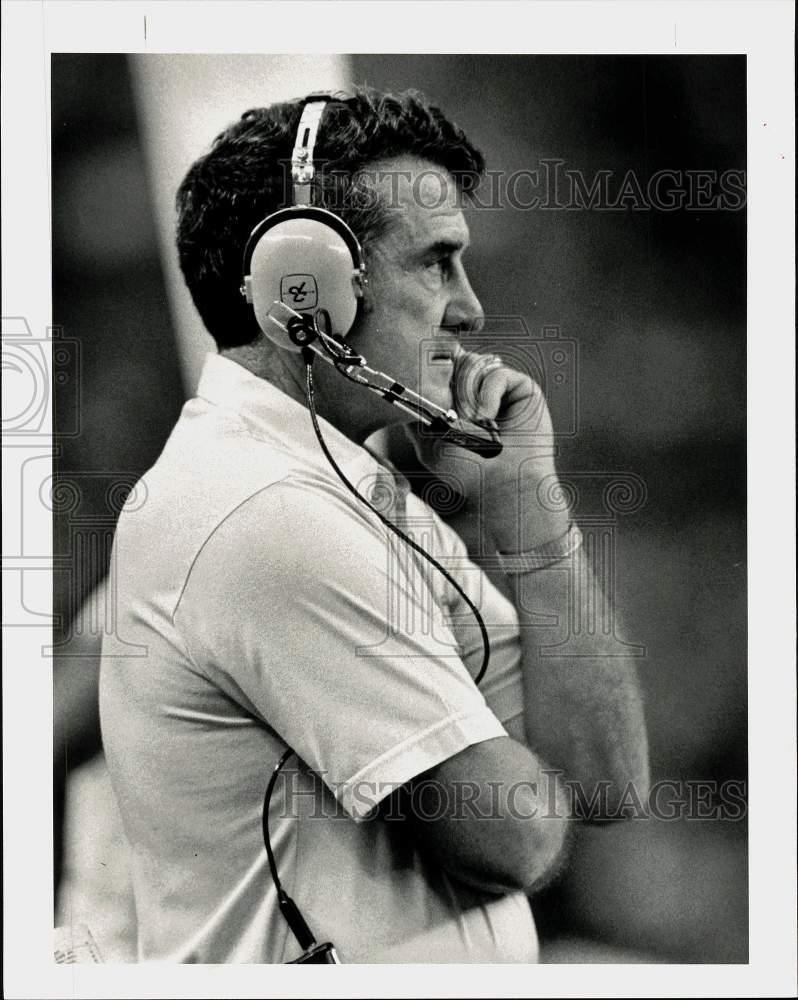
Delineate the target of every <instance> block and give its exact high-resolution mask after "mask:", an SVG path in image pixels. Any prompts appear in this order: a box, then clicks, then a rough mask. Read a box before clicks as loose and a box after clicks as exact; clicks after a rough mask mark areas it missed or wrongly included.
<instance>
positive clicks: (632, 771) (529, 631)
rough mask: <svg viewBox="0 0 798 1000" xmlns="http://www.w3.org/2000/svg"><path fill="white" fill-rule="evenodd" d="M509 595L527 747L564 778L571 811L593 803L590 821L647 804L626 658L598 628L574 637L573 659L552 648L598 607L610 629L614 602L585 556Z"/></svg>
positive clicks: (638, 706) (644, 761)
mask: <svg viewBox="0 0 798 1000" xmlns="http://www.w3.org/2000/svg"><path fill="white" fill-rule="evenodd" d="M513 590H514V591H515V593H514V597H515V604H516V608H517V610H518V617H519V621H520V625H521V644H522V657H523V689H524V720H525V728H526V737H527V742H528V744H529V746H530V748H531V749H533V750H534V751H535V752H537V753H538V754H540V756H541V757H542V758H543V759H544V760H546V761H547V762H548V764H549V765H550V766H551V767H553V768H555V769H557V770H561V771H562V772H563V773H562V777H563V779H564V781H565V782H567V783H568V784H569V785H570V786H571V788H572V796H571V797H572V800H573V804H574V807H575V808H576V810H577V812H579V811H580V810H584V808H585V803H591V802H593V805H592V806H590V807H589V808H590V810H591V815H590V816H589V817H588V818H592V819H596V820H601V819H612V818H621V816H622V814H621V813H620V812H619V807H620V806H621V805H622V804H623V803H624V802H626V803H629V804H634V803H636V802H637V801H640V802H641V803H642V804H645V801H646V797H647V795H648V786H649V774H648V746H647V739H646V727H645V720H644V716H643V706H642V698H641V693H640V685H639V682H638V678H637V671H636V669H635V664H634V660H633V659H631V657H629V656H624V655H619V641H618V639H617V637H616V636H615V635H614V634H613V631H612V629H611V628H610V629H605V628H603V627H602V623H601V622H600V623H599V626H598V627H597V628H595V629H594V630H593V632H592V634H590V632H589V631H588V630H587V629H584V630H582V631H581V635H580V641H579V648H578V651H577V652H578V655H574V652H573V651H571V650H568V649H567V648H563V647H562V646H559V647H558V646H557V643H558V641H561V640H563V639H565V638H566V637H568V636H570V635H571V630H572V626H573V625H574V624H575V623H576V622H577V621H581V622H586V621H588V620H589V616H590V615H593V614H595V609H596V607H597V606H598V607H600V608H603V609H604V622H605V623H606V622H609V621H610V620H611V617H610V615H611V611H610V608H611V600H612V595H611V594H602V593H601V591H600V588H599V586H598V583H597V581H596V580H595V576H594V573H593V569H592V567H590V566H587V565H585V556H584V554H583V553H577V554H575V555H574V556H573V557H570V558H566V559H564V560H563V561H562V562H561V563H558V564H557V565H556V567H553V568H551V569H544V570H537V571H533V572H531V573H526V574H523V575H522V576H516V577H515V579H514V587H513ZM511 593H512V591H511ZM544 622H550V623H551V624H543V623H544ZM554 622H556V623H557V624H556V625H554ZM586 633H587V634H586ZM563 645H566V644H565V643H563Z"/></svg>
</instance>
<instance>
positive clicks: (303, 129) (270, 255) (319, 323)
mask: <svg viewBox="0 0 798 1000" xmlns="http://www.w3.org/2000/svg"><path fill="white" fill-rule="evenodd" d="M346 98H347V95H346V94H343V93H342V92H340V91H339V92H335V93H329V92H322V93H316V94H311V95H309V96H308V97H306V98H305V101H304V105H303V108H302V114H301V117H300V120H299V126H298V128H297V133H296V139H295V142H294V148H293V153H292V157H291V180H292V194H293V204H292V205H291V206H289V207H288V208H282V209H279V210H278V211H276V212H273V213H272V214H271V215H268V216H267V217H266V218H265V219H263V220H262V221H261V222H259V223H258V225H257V226H255V228H254V229H253V230H252V233H251V235H250V237H249V239H248V241H247V244H246V247H245V249H244V260H243V269H242V272H243V273H242V283H241V288H240V291H241V294H242V296H243V297H244V298H245V299H246V301H247V302H248V303H249V304H250V305H251V306H252V309H253V312H254V314H255V318H256V320H257V322H258V326H259V327H260V329H261V330H262V332H263V334H264V335H265V336H266V337H267V338H268V339H269V340H270V341H271V342H272V343H273V344H276V345H277V346H278V347H280V348H282V349H284V350H287V351H291V352H294V353H298V354H301V355H302V358H303V360H304V362H305V372H306V395H307V402H308V409H309V412H310V416H311V420H312V423H313V429H314V431H315V433H316V437H317V439H318V441H319V445H320V446H321V449H322V451H323V452H324V454H325V456H326V458H327V460H328V461H329V463H330V465H331V466H332V468H333V470H334V471H335V473H336V475H337V476H338V478H339V479H340V480H341V482H342V483H343V485H344V486H345V487H346V488H347V490H349V492H350V493H352V494H353V495H354V496H355V497H356V498H357V499H358V500H359V501H360V502H362V503H363V504H365V505H366V506H367V507H368V508H369V509H370V510H371V511H372V512H373V513H374V514H376V516H377V517H378V518H379V519H380V520H381V521H382V522H383V523H384V524H385V525H386V526H387V527H388V528H389V529H390V530H391V531H392V532H393V533H394V534H396V535H398V536H399V537H400V538H401V539H402V540H403V541H404V542H405V543H406V544H407V545H409V546H410V547H411V548H413V549H414V550H415V551H417V552H418V553H419V554H420V555H421V556H423V558H424V559H426V560H427V561H428V562H429V563H430V564H431V565H432V566H434V567H435V568H436V569H437V570H438V571H439V572H440V573H442V574H443V576H444V577H445V578H446V579H447V580H448V582H449V583H450V584H451V585H452V586H453V587H454V588H455V590H457V591H458V592H459V593H460V595H461V596H462V597H463V599H464V600H465V602H466V604H467V605H468V607H469V608H470V609H471V611H472V612H473V614H474V616H475V618H476V621H477V624H478V625H479V628H480V630H481V635H482V642H483V662H482V665H481V667H480V670H479V671H478V673H477V676H476V678H475V683H477V684H479V682H480V681H481V680H482V677H483V676H484V674H485V671H486V670H487V667H488V661H489V658H490V643H489V641H488V634H487V630H486V628H485V624H484V622H483V620H482V616H481V615H480V613H479V610H478V608H477V607H476V606H475V605H474V603H473V602H472V601H471V599H470V598H469V597H468V595H467V594H465V593H464V591H463V590H462V588H461V586H460V584H459V583H458V582H457V581H456V580H455V579H454V578H453V577H452V576H451V574H450V573H449V572H448V570H446V569H445V568H444V567H443V566H441V564H440V563H439V562H438V561H437V560H436V559H434V558H433V557H432V556H431V555H430V554H429V553H427V552H426V551H425V550H424V549H423V548H422V547H421V546H420V545H418V543H417V542H415V541H414V540H413V539H412V538H410V537H409V536H408V535H406V534H405V533H404V532H402V531H401V530H400V529H399V528H398V527H397V526H396V525H395V524H393V522H392V521H390V520H389V519H388V518H387V517H386V516H385V515H384V514H382V513H381V512H380V511H379V510H378V509H377V508H376V507H374V506H373V505H372V504H371V503H369V501H368V500H367V499H366V498H365V497H364V496H362V494H360V493H359V492H358V491H357V489H356V488H355V487H354V486H353V485H352V483H351V482H349V480H348V479H347V478H346V476H345V475H344V473H343V472H342V470H341V469H340V468H339V466H338V464H337V463H336V461H335V459H334V457H333V456H332V454H331V453H330V451H329V449H328V447H327V444H326V442H325V441H324V438H323V436H322V433H321V428H320V426H319V422H318V418H317V415H316V409H315V404H314V396H313V375H312V364H313V360H314V358H315V357H320V358H322V359H323V360H324V361H325V362H326V363H328V364H330V365H332V366H333V367H334V368H335V369H336V370H337V371H338V372H339V373H340V374H341V375H342V376H343V377H345V378H346V379H348V380H349V381H352V382H356V383H357V384H359V385H361V386H363V387H364V388H365V389H367V390H369V391H371V392H374V393H377V394H378V395H380V396H381V397H382V398H383V399H385V400H387V401H388V402H389V403H391V404H393V405H394V406H398V407H400V408H401V409H403V410H405V411H406V412H408V413H411V414H413V416H415V417H416V418H417V419H418V420H419V422H420V423H422V424H423V425H424V426H426V427H427V428H428V430H429V431H430V432H431V433H433V434H435V435H436V436H439V437H440V438H441V439H442V440H444V441H447V442H449V443H452V444H456V445H459V446H461V447H464V448H468V449H469V450H471V451H473V452H476V453H477V454H480V455H482V456H484V457H486V458H491V457H493V456H495V455H498V454H499V453H500V452H501V450H502V444H501V440H500V437H499V433H498V427H497V425H496V424H495V423H494V422H493V421H484V422H482V423H474V422H472V421H469V420H464V419H462V418H460V417H459V416H458V414H457V413H456V412H455V411H454V410H452V409H449V410H446V409H443V408H442V407H440V406H438V405H437V404H435V403H434V402H432V401H431V400H428V399H426V398H424V397H423V396H420V395H419V394H418V393H416V392H414V391H413V390H411V389H409V388H408V387H407V386H405V385H403V384H402V383H401V382H399V381H398V380H397V379H395V378H393V377H392V376H390V375H386V374H385V373H384V372H379V371H376V370H375V369H373V368H370V367H369V365H368V363H367V361H366V359H365V358H364V357H363V356H362V355H360V354H358V353H356V352H355V351H353V350H351V348H350V347H349V346H348V345H347V343H346V337H347V335H348V334H349V333H350V332H351V330H352V328H353V327H354V325H355V323H356V322H357V320H358V319H359V318H360V316H361V315H362V313H363V308H364V296H365V295H366V292H367V288H368V278H367V271H366V264H365V258H364V254H363V249H362V247H361V245H360V242H359V240H358V239H357V237H356V236H355V234H354V232H353V231H352V229H351V228H350V227H349V226H348V225H347V224H346V222H344V220H343V219H341V218H340V216H338V215H336V214H335V213H334V212H331V211H329V210H328V209H326V208H322V207H320V206H317V205H314V204H313V190H314V185H313V180H314V176H315V172H316V166H315V161H314V149H315V146H316V139H317V136H318V132H319V128H320V126H321V123H322V118H323V116H324V111H325V109H326V107H327V106H328V104H330V103H331V102H344V101H345V100H346ZM293 753H294V751H293V750H292V749H291V748H290V747H288V748H287V749H286V750H285V752H284V753H283V754H282V756H281V757H280V759H279V760H278V762H277V764H276V765H275V767H274V768H273V770H272V773H271V776H270V778H269V783H268V786H267V788H266V794H265V797H264V802H263V813H262V826H263V840H264V845H265V847H266V855H267V859H268V862H269V871H270V873H271V877H272V881H273V883H274V886H275V888H276V890H277V901H278V905H279V907H280V911H281V912H282V914H283V916H284V917H285V919H286V922H287V923H288V925H289V927H290V929H291V931H292V933H293V934H294V937H295V938H296V939H297V941H298V942H299V945H300V947H301V948H302V954H301V956H300V957H299V958H298V959H295V960H294V962H293V963H290V964H305V963H309V964H316V965H327V964H340V960H339V958H338V955H337V953H336V950H335V947H334V946H333V944H332V943H331V942H329V941H328V942H325V943H323V944H318V943H317V941H316V939H315V937H314V935H313V933H312V931H311V930H310V928H309V927H308V925H307V923H306V921H305V919H304V917H303V916H302V914H301V913H300V911H299V908H298V906H297V905H296V903H295V902H294V900H293V899H291V897H290V896H288V894H287V893H286V892H285V890H284V889H283V886H282V883H281V882H280V878H279V874H278V871H277V865H276V862H275V859H274V853H273V851H272V845H271V838H270V836H269V804H270V802H271V796H272V792H273V789H274V786H275V782H276V780H277V777H278V775H279V773H280V771H281V769H282V767H283V765H284V764H285V763H286V761H287V760H288V759H289V758H290V757H291V756H292V755H293Z"/></svg>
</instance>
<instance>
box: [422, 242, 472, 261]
mask: <svg viewBox="0 0 798 1000" xmlns="http://www.w3.org/2000/svg"><path fill="white" fill-rule="evenodd" d="M468 247H469V241H468V240H467V239H464V240H458V239H452V240H435V242H434V243H430V244H429V246H426V247H423V248H422V249H421V250H419V252H418V256H419V257H436V256H443V255H445V254H451V253H457V251H458V250H467V249H468Z"/></svg>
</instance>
